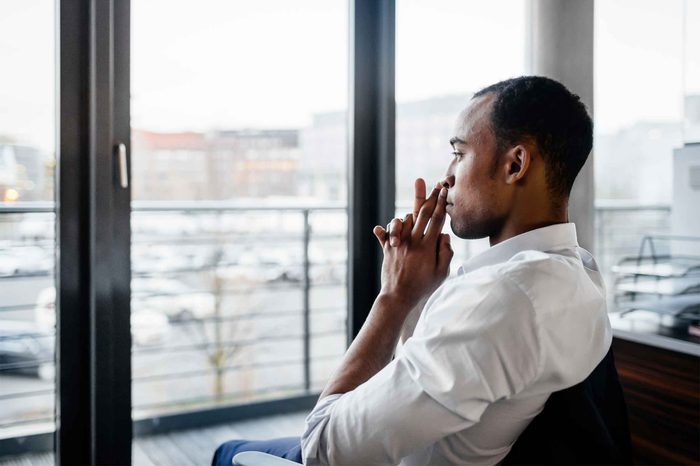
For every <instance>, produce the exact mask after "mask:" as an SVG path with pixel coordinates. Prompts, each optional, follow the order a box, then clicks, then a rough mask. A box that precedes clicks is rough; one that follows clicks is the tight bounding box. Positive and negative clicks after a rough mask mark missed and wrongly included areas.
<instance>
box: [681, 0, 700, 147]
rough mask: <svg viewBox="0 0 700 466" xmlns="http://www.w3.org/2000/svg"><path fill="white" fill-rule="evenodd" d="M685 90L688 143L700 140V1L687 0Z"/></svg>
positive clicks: (686, 137)
mask: <svg viewBox="0 0 700 466" xmlns="http://www.w3.org/2000/svg"><path fill="white" fill-rule="evenodd" d="M684 5H685V12H684V13H685V25H684V37H683V47H684V50H683V73H684V74H683V87H684V89H683V91H684V94H685V95H684V97H685V102H684V103H685V105H684V110H685V132H684V135H683V136H684V137H683V140H684V142H686V143H692V142H700V28H699V27H698V24H700V2H697V1H694V0H685V4H684Z"/></svg>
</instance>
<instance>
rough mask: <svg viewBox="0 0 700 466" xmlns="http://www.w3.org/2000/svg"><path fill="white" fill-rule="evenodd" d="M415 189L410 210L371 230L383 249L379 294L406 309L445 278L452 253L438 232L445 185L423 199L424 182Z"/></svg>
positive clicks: (448, 239) (417, 183)
mask: <svg viewBox="0 0 700 466" xmlns="http://www.w3.org/2000/svg"><path fill="white" fill-rule="evenodd" d="M415 192H416V196H415V201H414V208H413V213H409V214H407V215H406V216H405V217H404V219H403V220H401V219H398V218H395V219H393V220H392V221H391V222H390V223H389V225H388V227H387V229H386V230H385V229H384V228H383V227H381V226H379V225H377V226H375V227H374V230H373V231H374V235H375V236H376V237H377V240H378V241H379V244H380V245H381V247H382V250H383V251H384V261H383V262H382V272H381V282H382V285H381V286H382V288H381V291H380V295H385V296H389V297H391V298H392V299H393V300H395V301H398V302H400V303H401V304H402V306H401V307H402V308H405V309H406V310H407V311H409V310H410V309H412V308H413V307H414V306H415V305H416V304H417V303H418V302H419V301H420V300H421V299H422V298H423V297H424V296H426V295H428V294H431V293H432V292H433V291H435V290H436V289H437V288H438V287H439V286H440V284H441V283H442V282H443V281H444V280H445V278H447V276H448V275H449V272H450V262H451V261H452V256H453V255H454V252H453V251H452V247H451V245H450V236H449V235H447V234H444V233H442V227H443V225H444V224H445V216H446V213H445V207H446V204H447V187H445V186H443V185H442V184H441V183H438V184H437V185H436V186H435V187H434V188H433V190H432V192H431V193H430V196H428V198H426V197H425V194H426V187H425V181H424V180H423V179H421V178H419V179H417V180H416V182H415ZM387 230H388V231H387Z"/></svg>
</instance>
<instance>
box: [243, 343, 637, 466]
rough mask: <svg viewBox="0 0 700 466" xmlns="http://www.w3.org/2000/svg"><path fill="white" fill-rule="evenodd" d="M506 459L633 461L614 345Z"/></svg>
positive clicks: (550, 405) (272, 463)
mask: <svg viewBox="0 0 700 466" xmlns="http://www.w3.org/2000/svg"><path fill="white" fill-rule="evenodd" d="M233 464H234V465H239V466H288V465H294V464H296V463H293V462H291V461H288V460H284V459H281V458H277V457H273V456H271V455H267V454H265V453H258V452H244V453H239V454H238V455H236V457H235V458H234V459H233ZM501 464H503V465H549V464H552V465H554V464H556V465H572V464H589V465H592V464H596V465H602V464H632V448H631V443H630V434H629V426H628V423H627V406H626V405H625V399H624V396H623V394H622V387H621V386H620V380H619V378H618V376H617V369H616V368H615V359H614V357H613V352H612V348H611V349H610V350H609V351H608V353H607V354H606V355H605V357H604V358H603V360H602V361H601V362H600V364H598V366H596V368H595V369H594V370H593V372H591V374H590V375H589V376H588V377H587V378H586V379H585V380H584V381H583V382H581V383H579V384H578V385H574V386H573V387H569V388H567V389H565V390H561V391H559V392H554V393H552V395H550V397H549V399H548V400H547V403H545V405H544V409H543V410H542V412H541V413H540V414H538V415H537V417H535V419H534V420H533V421H532V422H531V423H530V424H529V425H528V426H527V428H525V430H524V431H523V433H522V434H521V435H520V437H518V440H516V442H515V445H513V448H512V449H511V450H510V452H509V453H508V455H507V456H506V457H505V459H504V460H503V462H502V463H501Z"/></svg>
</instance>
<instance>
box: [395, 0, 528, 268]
mask: <svg viewBox="0 0 700 466" xmlns="http://www.w3.org/2000/svg"><path fill="white" fill-rule="evenodd" d="M525 4H526V2H525V0H516V1H509V2H493V1H486V0H470V1H467V2H465V1H463V0H439V1H426V0H401V1H399V2H396V101H397V104H396V207H397V212H396V214H397V216H403V215H405V214H406V213H407V212H410V211H411V210H412V209H413V183H414V180H415V179H416V178H418V177H422V178H424V179H425V180H426V182H427V183H428V185H429V186H431V185H434V184H435V183H436V182H437V180H438V179H441V178H442V176H443V175H444V173H445V170H446V169H447V166H448V164H449V162H450V157H451V152H452V148H451V146H450V144H449V140H450V138H451V137H452V136H454V134H452V132H453V129H454V125H455V122H456V121H457V116H458V114H459V112H460V111H461V110H462V109H464V107H466V105H467V104H468V102H469V99H470V98H471V95H472V94H473V93H475V92H476V91H478V90H479V89H481V88H483V87H485V86H488V85H489V84H493V83H496V82H498V81H501V80H503V79H507V78H512V77H515V76H519V75H522V74H524V73H525V42H526V41H525V19H526V18H525ZM506 5H507V6H506ZM445 232H449V233H450V234H452V232H451V230H450V228H449V221H448V222H446V226H445ZM453 236H454V235H453ZM453 239H456V238H453ZM452 245H453V248H454V250H455V257H454V260H453V261H452V270H453V271H455V270H456V268H457V267H458V266H459V265H460V264H461V262H463V261H464V260H466V259H467V258H468V257H470V256H471V255H473V254H475V253H477V252H479V251H481V250H483V249H484V248H486V247H488V240H476V241H464V240H457V241H452Z"/></svg>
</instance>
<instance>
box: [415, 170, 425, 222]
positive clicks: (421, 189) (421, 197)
mask: <svg viewBox="0 0 700 466" xmlns="http://www.w3.org/2000/svg"><path fill="white" fill-rule="evenodd" d="M413 186H414V188H415V191H416V196H415V198H414V200H413V221H414V222H415V221H416V219H417V218H418V212H419V211H420V208H421V207H422V206H423V203H424V202H425V180H424V179H423V178H418V179H417V180H416V182H415V183H414V185H413Z"/></svg>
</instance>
